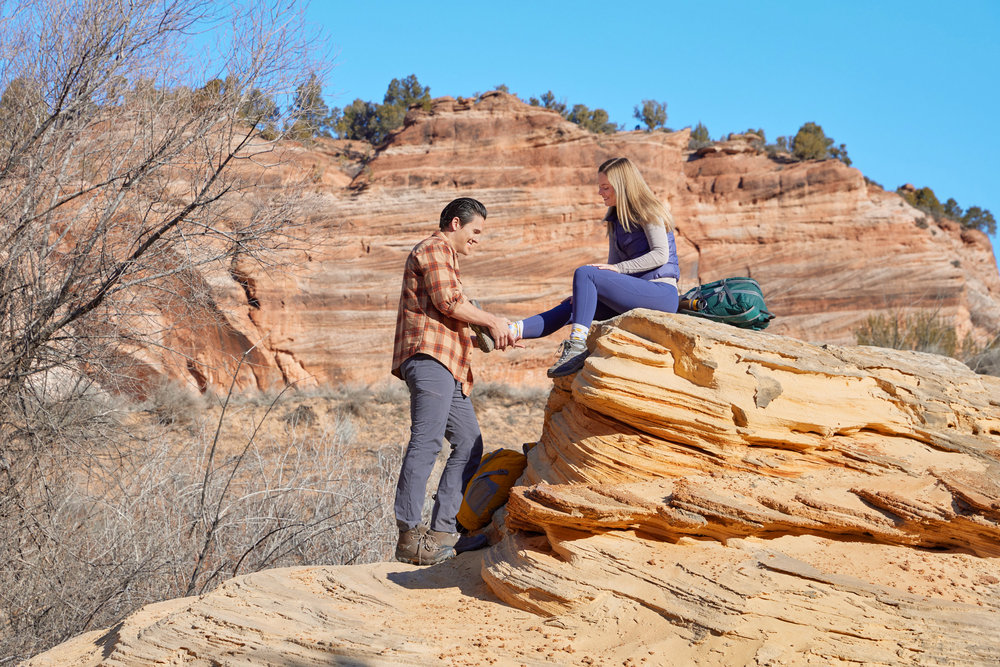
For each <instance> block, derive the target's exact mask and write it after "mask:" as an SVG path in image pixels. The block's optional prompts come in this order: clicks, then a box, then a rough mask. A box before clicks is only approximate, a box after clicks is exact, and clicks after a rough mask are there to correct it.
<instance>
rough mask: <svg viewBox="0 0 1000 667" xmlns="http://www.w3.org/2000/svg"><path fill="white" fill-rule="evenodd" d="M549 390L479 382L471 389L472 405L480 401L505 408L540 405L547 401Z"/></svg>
mask: <svg viewBox="0 0 1000 667" xmlns="http://www.w3.org/2000/svg"><path fill="white" fill-rule="evenodd" d="M548 395H549V390H548V389H547V388H541V387H515V386H512V385H509V384H504V383H502V382H480V383H477V384H476V385H475V386H473V388H472V400H473V402H474V403H477V404H478V403H479V402H481V401H493V402H499V403H501V404H502V405H504V406H505V407H510V406H512V405H528V404H541V403H544V402H545V401H546V400H547V399H548Z"/></svg>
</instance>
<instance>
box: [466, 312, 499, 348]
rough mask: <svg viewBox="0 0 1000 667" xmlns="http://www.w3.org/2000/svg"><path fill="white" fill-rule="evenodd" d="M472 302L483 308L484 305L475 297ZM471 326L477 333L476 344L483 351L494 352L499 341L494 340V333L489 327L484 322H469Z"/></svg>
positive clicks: (473, 331)
mask: <svg viewBox="0 0 1000 667" xmlns="http://www.w3.org/2000/svg"><path fill="white" fill-rule="evenodd" d="M470 303H471V304H472V305H473V306H475V307H476V308H479V309H480V310H482V306H480V305H479V302H478V301H476V300H475V299H473V300H472V301H470ZM469 328H470V329H472V333H474V334H476V345H477V346H478V347H479V349H480V350H482V351H483V352H492V351H493V350H494V349H495V348H496V346H497V342H496V341H495V340H493V334H491V333H490V328H489V327H484V326H483V325H482V324H469Z"/></svg>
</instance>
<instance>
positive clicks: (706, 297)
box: [677, 278, 774, 330]
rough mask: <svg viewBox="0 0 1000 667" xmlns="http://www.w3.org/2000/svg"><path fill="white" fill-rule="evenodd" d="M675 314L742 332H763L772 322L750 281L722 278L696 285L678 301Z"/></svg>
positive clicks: (759, 292)
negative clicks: (719, 323)
mask: <svg viewBox="0 0 1000 667" xmlns="http://www.w3.org/2000/svg"><path fill="white" fill-rule="evenodd" d="M681 306H682V308H681V309H679V310H678V311H677V312H679V313H684V314H685V315H695V316H697V317H704V318H706V319H709V320H715V321H716V322H723V323H725V324H732V325H733V326H734V327H740V328H742V329H757V330H760V329H766V328H767V325H768V324H769V323H770V322H771V320H773V319H774V315H772V314H771V313H770V312H768V310H767V307H766V306H765V305H764V294H763V292H761V290H760V285H759V284H758V283H757V281H756V280H754V279H753V278H725V279H723V280H716V281H715V282H712V283H706V284H704V285H699V286H698V287H695V288H693V289H690V290H688V291H687V292H685V293H684V296H682V297H681Z"/></svg>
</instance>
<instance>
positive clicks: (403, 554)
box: [396, 526, 427, 563]
mask: <svg viewBox="0 0 1000 667" xmlns="http://www.w3.org/2000/svg"><path fill="white" fill-rule="evenodd" d="M426 534H427V526H415V527H413V528H410V529H409V530H401V531H399V541H398V542H396V560H398V561H399V562H401V563H416V562H417V554H418V552H419V551H420V542H421V540H423V539H424V535H426Z"/></svg>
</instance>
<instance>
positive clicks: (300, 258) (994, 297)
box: [174, 93, 1000, 387]
mask: <svg viewBox="0 0 1000 667" xmlns="http://www.w3.org/2000/svg"><path fill="white" fill-rule="evenodd" d="M687 144H688V132H687V131H686V130H682V131H680V132H674V133H664V132H652V133H649V132H640V131H636V132H624V133H618V134H614V135H597V134H592V133H590V132H587V131H585V130H583V129H581V128H579V127H578V126H577V125H574V124H572V123H569V122H567V121H565V120H564V119H562V118H561V117H560V116H559V115H558V114H557V113H555V112H553V111H549V110H546V109H542V108H538V107H532V106H529V105H526V104H524V103H522V102H520V101H519V100H517V99H516V98H515V97H513V96H510V95H506V94H503V93H489V94H487V95H486V96H484V97H483V98H482V99H481V100H480V101H479V102H474V101H472V100H466V99H458V100H455V99H452V98H447V97H445V98H440V99H437V100H435V102H434V105H433V107H432V108H431V110H430V111H426V112H425V111H419V110H412V111H410V113H409V115H408V116H407V119H406V124H405V126H404V127H403V128H402V129H400V130H399V131H397V133H396V134H395V135H394V136H393V137H392V138H391V140H390V141H389V143H388V144H387V145H386V146H385V147H384V148H383V149H382V150H380V151H378V152H377V153H374V154H370V155H371V157H370V159H369V160H368V161H367V164H365V163H364V161H361V160H358V159H357V155H358V150H359V147H358V146H357V144H350V145H348V142H327V141H321V142H320V143H319V145H318V146H316V147H314V148H304V147H301V146H298V145H297V144H290V145H286V146H285V147H284V148H283V153H284V154H285V157H287V158H288V159H289V161H288V163H287V165H286V166H285V167H284V168H283V169H282V170H277V171H274V172H273V173H272V174H271V175H270V176H267V175H265V179H266V178H271V179H279V178H283V177H284V175H286V174H288V173H292V172H296V171H299V172H302V173H309V174H312V180H313V182H314V188H313V190H314V191H313V192H310V193H309V195H310V196H315V202H311V203H310V209H311V210H310V213H309V215H308V224H309V227H310V229H311V231H312V232H313V233H314V235H315V236H317V237H319V240H320V241H322V244H321V245H319V246H317V247H316V248H314V249H313V250H312V251H310V252H308V253H306V252H302V253H298V254H288V255H286V256H285V257H284V258H283V259H284V260H285V262H286V264H285V266H283V267H282V268H281V269H280V270H271V271H265V270H263V269H261V268H259V267H256V266H246V267H237V268H238V270H235V271H230V274H229V275H228V276H225V275H223V276H215V277H214V278H213V277H211V276H209V279H208V282H209V283H210V284H212V285H213V286H214V288H215V289H216V294H217V305H218V313H217V315H215V317H217V318H219V320H220V322H219V324H220V326H219V327H218V330H219V331H222V332H223V333H221V334H219V335H220V336H222V337H223V338H226V340H227V341H228V342H227V343H226V345H228V344H229V343H230V342H232V343H234V344H235V343H236V342H238V343H239V345H244V346H245V345H246V341H251V342H257V341H259V344H258V348H257V349H256V350H255V353H254V354H255V355H256V356H255V358H254V361H255V364H256V365H255V366H254V373H253V374H252V375H251V374H249V373H248V374H247V375H246V378H245V379H242V384H243V385H244V386H252V385H254V384H256V385H257V386H259V387H264V386H266V385H269V384H272V383H275V382H278V381H280V380H282V379H284V380H300V381H302V382H303V383H304V384H306V385H309V384H323V383H340V382H363V383H372V382H379V381H383V380H384V379H385V378H387V377H388V371H389V368H388V366H389V362H390V357H391V348H392V332H393V326H394V322H395V309H396V304H397V300H398V296H399V284H400V276H401V271H402V266H403V262H404V259H405V257H406V254H407V252H408V251H409V249H410V248H411V247H412V246H413V245H414V244H416V243H417V242H418V241H419V240H421V239H422V238H423V237H425V236H426V235H428V234H429V233H430V232H431V231H433V230H434V229H435V228H436V225H437V218H438V215H439V212H440V210H441V208H442V207H443V206H444V204H445V203H447V202H448V201H450V200H451V199H453V198H455V197H458V196H472V197H476V198H477V199H480V200H482V201H483V202H484V203H485V204H486V205H487V207H488V209H489V211H490V215H489V219H488V227H487V232H488V238H487V239H486V242H485V243H483V244H482V245H481V246H480V248H481V249H480V250H479V251H478V253H477V255H476V256H474V257H472V258H469V259H468V260H466V261H464V262H463V263H462V266H461V270H462V276H463V281H464V284H465V287H466V289H467V291H468V292H469V293H470V295H472V296H473V297H475V298H478V299H479V300H480V301H481V302H482V303H483V304H484V306H485V307H486V308H487V309H489V310H493V311H496V312H499V313H502V314H505V315H507V316H510V317H522V316H526V315H530V314H532V313H534V312H537V311H539V310H541V309H543V308H546V307H549V306H551V305H554V304H555V303H557V302H558V301H559V300H561V299H562V298H563V297H565V296H566V295H568V294H569V291H570V280H571V276H572V271H573V269H574V268H575V267H577V266H579V265H581V264H584V263H589V262H595V261H603V260H604V258H605V257H606V254H607V241H606V237H605V233H604V227H603V224H602V223H601V222H600V219H601V217H602V216H603V214H604V209H603V207H602V206H601V205H600V200H599V198H598V196H597V192H596V185H595V179H596V176H595V174H596V168H597V165H598V164H600V163H601V162H602V161H603V160H605V159H607V158H609V157H614V156H619V155H625V156H628V157H630V158H631V159H632V160H633V161H635V162H636V164H637V165H638V166H639V167H640V169H641V170H642V172H643V175H644V176H645V178H646V179H647V181H648V182H649V184H650V185H651V186H652V188H653V189H654V191H656V192H657V193H658V194H659V195H660V196H661V197H663V198H664V199H665V200H667V201H668V202H669V203H670V205H671V207H672V210H673V213H674V217H675V220H676V231H677V245H678V250H679V253H680V259H681V271H682V289H684V288H687V287H691V286H693V285H694V284H696V283H699V282H706V281H709V280H713V279H716V278H720V277H724V276H727V275H751V276H753V277H755V278H757V279H758V280H760V282H761V284H762V285H763V287H764V290H765V294H766V296H767V299H768V304H769V307H770V308H771V309H772V311H773V312H774V313H776V315H777V319H776V320H775V321H774V323H773V324H772V327H771V329H770V331H774V332H776V333H781V334H786V335H790V336H794V337H797V338H801V339H804V340H808V341H812V342H831V343H853V341H854V336H853V333H852V332H853V330H854V329H855V328H856V327H857V325H858V324H859V323H860V322H861V321H862V320H863V319H864V318H865V317H866V316H867V315H868V314H869V313H871V312H873V311H885V310H887V309H914V308H917V309H920V308H924V309H928V308H929V309H934V310H936V311H938V312H939V313H940V314H941V315H943V316H945V317H947V318H948V319H949V320H951V321H954V323H955V326H956V327H957V329H958V332H959V334H960V335H964V334H965V333H966V332H972V333H973V334H974V335H976V336H979V337H980V338H985V337H986V336H987V335H995V334H996V332H997V331H998V330H1000V276H998V272H997V267H996V264H995V262H994V259H993V255H992V251H991V246H990V242H989V240H988V238H987V237H986V236H985V235H984V234H981V233H979V232H976V231H969V230H960V229H958V227H957V226H956V225H954V224H952V223H938V222H935V221H933V220H931V219H927V218H926V217H925V215H924V214H923V213H921V212H920V211H917V210H916V209H913V208H912V207H910V206H909V205H908V204H907V203H906V202H905V201H904V200H903V199H902V198H901V197H899V196H898V195H896V194H895V193H891V192H886V191H884V190H883V189H882V188H880V187H878V186H875V185H871V184H868V183H867V182H866V181H865V179H864V177H863V176H862V174H861V172H860V171H858V170H857V169H853V168H850V167H847V166H846V165H844V164H843V163H841V162H839V161H836V160H826V161H818V162H817V161H811V162H781V161H776V160H773V159H771V158H769V157H767V156H766V155H764V154H763V153H760V152H758V151H757V150H755V149H754V148H753V147H752V146H751V145H750V144H749V142H747V141H744V140H742V139H740V138H736V139H734V140H732V141H729V142H725V143H723V144H718V145H716V146H713V147H710V148H709V149H705V150H702V151H699V152H697V153H693V152H691V151H689V150H688V149H687ZM364 148H365V147H361V149H362V152H363V149H364ZM369 150H370V149H369ZM251 291H252V294H251ZM230 338H232V339H233V340H232V341H229V339H230ZM237 339H238V340H237ZM202 340H207V339H204V338H202ZM213 341H214V342H213ZM556 343H557V341H555V340H545V341H532V342H529V344H528V346H527V348H526V349H525V350H517V351H513V352H509V353H499V354H491V355H489V356H478V357H477V359H476V365H477V368H478V369H480V371H479V374H478V378H479V379H480V380H492V381H503V382H512V383H528V384H541V383H545V382H547V380H546V378H545V375H544V372H543V369H544V368H545V367H546V366H548V364H549V363H550V361H551V356H552V353H553V350H554V347H555V345H556ZM184 344H185V349H186V351H187V352H188V353H189V356H190V357H191V358H192V359H193V362H191V363H187V364H185V365H184V366H183V367H178V368H177V370H176V371H174V373H176V374H180V375H184V374H185V373H189V372H191V373H194V372H197V373H198V374H200V376H201V381H202V382H203V383H204V382H205V381H207V382H208V383H220V384H221V383H224V382H226V377H225V375H226V371H225V364H224V363H223V361H224V360H223V359H221V358H220V357H219V350H220V349H224V348H225V347H226V346H225V345H220V344H218V341H215V340H214V337H213V339H212V340H209V341H207V342H205V343H204V344H202V343H199V339H198V337H194V339H193V340H192V339H191V337H188V338H186V339H184ZM239 345H237V347H239ZM230 347H231V346H230ZM476 354H477V355H479V353H478V352H477V353H476ZM229 366H230V367H231V366H232V363H231V362H230V363H229ZM192 368H194V370H193V371H192V370H190V369H192Z"/></svg>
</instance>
